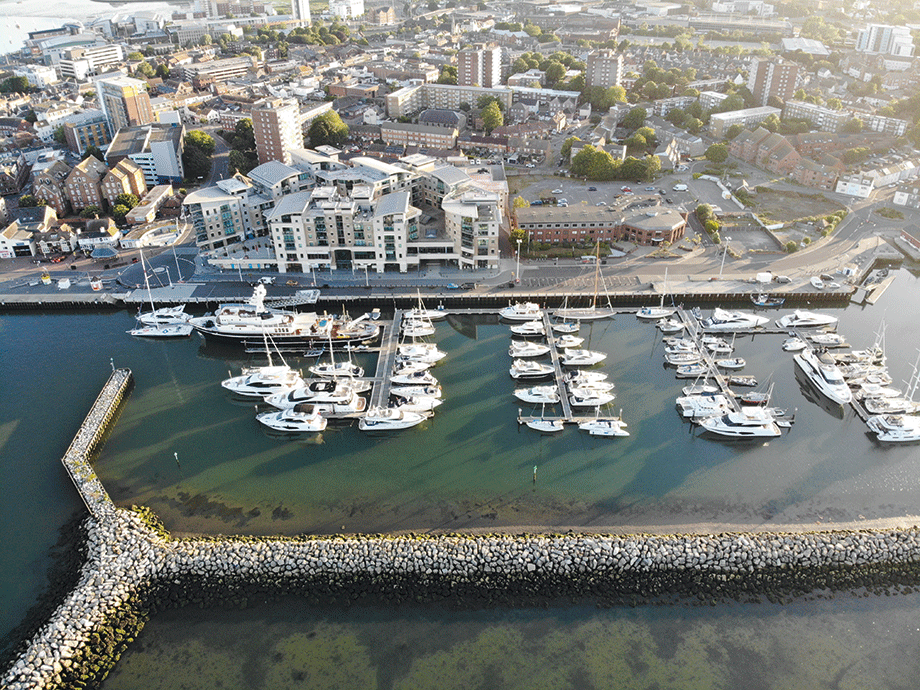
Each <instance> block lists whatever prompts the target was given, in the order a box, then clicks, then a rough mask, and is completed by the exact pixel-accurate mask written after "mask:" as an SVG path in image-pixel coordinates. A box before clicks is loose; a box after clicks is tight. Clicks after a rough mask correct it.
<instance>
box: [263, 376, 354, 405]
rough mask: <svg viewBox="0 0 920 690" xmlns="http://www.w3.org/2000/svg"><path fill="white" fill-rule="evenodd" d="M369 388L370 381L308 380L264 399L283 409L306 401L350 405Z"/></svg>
mask: <svg viewBox="0 0 920 690" xmlns="http://www.w3.org/2000/svg"><path fill="white" fill-rule="evenodd" d="M368 390H370V383H369V382H367V381H354V380H353V379H320V380H316V381H308V382H307V383H306V385H304V386H298V387H297V388H292V389H290V390H286V391H282V392H280V393H275V394H273V395H267V396H265V398H264V400H265V402H266V403H268V404H269V405H271V406H272V407H277V408H278V409H281V410H286V409H290V408H292V407H296V406H297V405H302V404H305V403H306V404H309V403H336V404H342V405H344V406H349V405H351V404H352V400H353V398H354V397H355V396H356V395H358V394H359V393H364V392H366V391H368Z"/></svg>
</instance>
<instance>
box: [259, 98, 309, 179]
mask: <svg viewBox="0 0 920 690" xmlns="http://www.w3.org/2000/svg"><path fill="white" fill-rule="evenodd" d="M299 115H300V109H299V107H298V106H297V104H296V103H290V102H285V101H283V100H282V99H273V100H270V101H267V102H265V103H263V104H261V105H260V106H258V107H256V108H253V110H252V132H253V135H254V136H255V140H256V151H257V152H258V154H259V163H260V164H262V163H267V162H269V161H279V162H281V163H285V164H289V163H290V162H291V154H290V149H293V148H300V147H302V146H303V135H302V129H301V125H300V120H299Z"/></svg>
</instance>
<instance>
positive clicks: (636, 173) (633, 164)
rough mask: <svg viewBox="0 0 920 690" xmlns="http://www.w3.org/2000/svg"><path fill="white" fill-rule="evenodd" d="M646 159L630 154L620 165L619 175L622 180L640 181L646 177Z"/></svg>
mask: <svg viewBox="0 0 920 690" xmlns="http://www.w3.org/2000/svg"><path fill="white" fill-rule="evenodd" d="M645 170H646V167H645V160H644V159H639V158H633V157H632V156H629V157H628V158H627V159H626V160H625V161H623V163H622V165H620V170H619V173H620V174H619V177H620V179H622V180H635V181H636V182H639V181H640V180H642V179H643V178H644V177H645Z"/></svg>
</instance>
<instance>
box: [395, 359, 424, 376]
mask: <svg viewBox="0 0 920 690" xmlns="http://www.w3.org/2000/svg"><path fill="white" fill-rule="evenodd" d="M430 368H431V364H429V363H428V362H420V361H419V360H417V359H399V358H397V359H396V361H395V362H394V364H393V374H394V375H395V376H401V375H402V374H415V373H416V372H419V371H428V370H429V369H430Z"/></svg>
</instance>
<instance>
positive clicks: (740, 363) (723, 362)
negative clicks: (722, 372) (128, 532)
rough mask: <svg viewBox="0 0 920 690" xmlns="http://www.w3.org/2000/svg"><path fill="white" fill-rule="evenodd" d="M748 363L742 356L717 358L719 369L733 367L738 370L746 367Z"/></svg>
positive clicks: (732, 368)
mask: <svg viewBox="0 0 920 690" xmlns="http://www.w3.org/2000/svg"><path fill="white" fill-rule="evenodd" d="M746 365H747V362H745V361H744V359H742V358H741V357H731V358H729V359H717V360H716V366H717V367H719V369H731V370H734V371H736V370H738V369H744V367H745V366H746Z"/></svg>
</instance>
